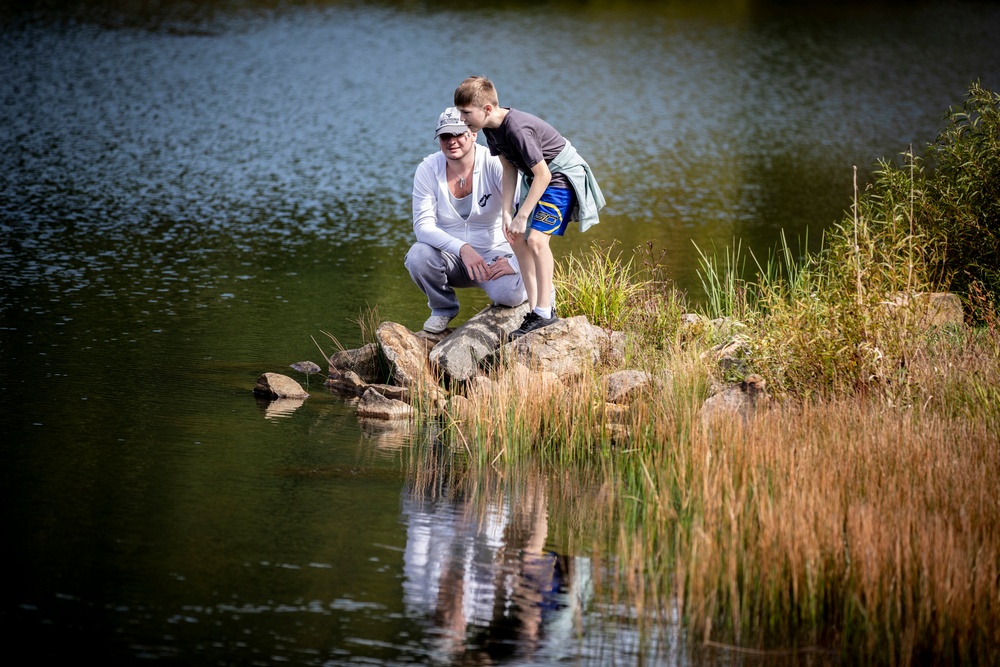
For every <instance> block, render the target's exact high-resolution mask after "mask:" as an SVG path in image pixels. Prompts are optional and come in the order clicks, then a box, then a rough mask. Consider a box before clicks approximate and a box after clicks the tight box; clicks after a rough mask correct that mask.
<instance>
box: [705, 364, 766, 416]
mask: <svg viewBox="0 0 1000 667" xmlns="http://www.w3.org/2000/svg"><path fill="white" fill-rule="evenodd" d="M766 386H767V382H766V381H765V380H764V378H762V377H761V376H759V375H756V374H752V375H748V376H746V378H745V379H744V380H743V382H740V383H739V384H735V385H730V386H727V387H726V388H725V389H722V390H721V391H719V392H718V393H716V394H714V395H712V396H709V397H708V398H707V399H706V400H705V403H704V404H703V405H702V408H701V421H702V423H703V424H709V423H711V422H713V421H715V420H717V419H732V418H733V417H740V418H742V420H743V422H744V423H746V421H747V420H748V419H749V418H750V417H751V416H752V415H753V414H754V413H755V412H756V411H757V409H758V408H759V407H762V406H764V405H766V404H767V402H768V401H769V400H770V397H769V396H768V395H767V389H766Z"/></svg>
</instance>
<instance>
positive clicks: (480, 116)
mask: <svg viewBox="0 0 1000 667" xmlns="http://www.w3.org/2000/svg"><path fill="white" fill-rule="evenodd" d="M456 108H457V109H458V113H459V114H461V116H462V122H464V123H465V124H466V125H468V126H469V130H470V131H472V132H479V130H481V129H483V127H484V126H485V124H486V119H487V118H489V116H490V113H491V112H492V111H493V107H492V106H491V105H489V104H486V105H484V106H481V107H477V106H471V105H470V106H467V107H456Z"/></svg>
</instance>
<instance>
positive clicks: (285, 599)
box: [0, 2, 1000, 664]
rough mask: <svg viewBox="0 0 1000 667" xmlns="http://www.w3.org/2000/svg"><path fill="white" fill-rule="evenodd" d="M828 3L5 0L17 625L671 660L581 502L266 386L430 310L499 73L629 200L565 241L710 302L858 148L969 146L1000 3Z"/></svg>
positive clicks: (989, 77)
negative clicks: (605, 571)
mask: <svg viewBox="0 0 1000 667" xmlns="http://www.w3.org/2000/svg"><path fill="white" fill-rule="evenodd" d="M808 5H809V7H811V8H810V9H809V10H806V9H799V8H796V7H795V6H794V5H793V6H791V7H789V6H787V5H786V4H780V3H779V4H777V5H771V4H769V3H741V2H732V3H725V2H722V3H709V4H708V5H704V3H662V4H657V3H621V4H618V3H607V4H605V3H585V4H581V5H573V4H552V5H545V4H543V5H540V6H537V7H535V6H530V7H529V6H527V5H525V6H519V5H512V6H506V8H499V7H500V6H497V8H495V9H489V10H484V11H481V12H475V11H471V10H465V9H463V10H453V9H451V8H450V6H448V5H445V4H443V3H440V4H438V3H428V4H419V3H375V4H369V5H365V4H361V3H343V4H338V3H321V2H315V3H287V4H286V3H267V2H260V3H250V2H247V3H239V2H228V3H211V4H208V3H206V4H198V5H194V4H187V3H169V2H166V3H159V4H157V5H154V9H149V7H148V6H147V5H146V3H114V4H107V5H106V4H104V3H99V2H91V3H86V2H80V3H65V2H63V3H60V2H50V3H44V2H43V3H37V4H36V5H34V6H35V7H36V9H32V10H24V9H22V8H20V5H14V4H12V3H0V17H2V18H0V54H2V55H3V57H2V58H0V119H2V123H0V234H2V241H0V275H2V281H3V282H2V284H3V288H2V291H0V388H2V390H3V394H4V400H3V404H2V444H0V494H2V496H0V517H2V524H0V525H2V528H3V532H4V535H5V544H6V545H7V549H6V552H7V558H6V559H5V568H6V580H7V583H6V584H5V585H4V587H3V595H2V604H0V619H2V621H3V626H4V635H5V637H6V639H7V646H8V648H9V649H10V651H11V652H12V653H14V654H16V653H19V652H20V653H25V654H27V655H29V656H32V659H35V660H37V659H41V658H43V657H57V658H66V657H73V658H75V659H80V658H82V657H97V658H103V659H105V661H106V662H114V663H117V662H125V663H129V662H140V661H144V660H145V661H151V662H157V661H168V662H177V663H183V664H214V663H218V664H271V663H291V664H353V663H362V664H372V663H375V664H412V663H427V662H452V661H454V662H463V661H464V660H472V659H473V658H471V657H470V656H474V657H475V659H476V660H480V659H481V660H483V661H493V662H506V663H516V664H531V663H545V662H549V661H552V660H554V659H556V658H559V657H564V658H567V659H569V660H571V661H572V662H574V663H579V664H608V663H609V662H611V661H612V659H613V658H614V659H615V660H617V661H618V662H619V663H629V664H631V663H633V662H636V661H637V660H638V656H639V655H640V654H641V653H642V652H643V651H642V649H640V648H639V645H638V643H637V641H636V639H635V637H634V635H633V634H631V632H630V631H629V630H628V628H625V627H621V626H619V625H618V624H616V623H614V622H610V621H609V620H608V617H609V616H610V614H609V609H608V607H607V603H606V602H604V601H602V600H601V599H599V598H598V597H595V596H594V594H593V590H592V589H591V587H590V584H589V581H590V578H591V575H592V573H593V572H595V571H597V570H598V569H599V568H602V567H604V565H605V564H604V563H599V562H591V560H590V557H589V554H588V553H587V551H586V550H585V549H581V548H580V547H579V546H578V545H577V546H572V543H573V541H572V540H570V539H568V538H566V537H565V535H566V534H567V529H566V528H565V526H560V525H551V524H552V522H551V521H549V522H548V524H549V525H545V521H544V519H545V513H544V511H543V512H542V513H541V515H538V514H537V513H536V514H535V515H533V516H531V517H525V516H523V514H524V512H523V508H524V498H523V497H522V496H521V495H519V494H518V493H515V492H510V493H506V494H505V493H499V494H498V495H497V496H496V497H495V498H491V499H489V500H488V501H483V500H482V499H478V500H477V499H469V498H463V497H461V495H460V494H459V495H456V494H454V493H449V492H448V491H449V489H448V482H447V480H446V479H440V480H437V481H436V482H435V481H433V480H432V481H431V482H430V486H431V487H432V488H438V490H439V493H438V494H436V495H435V494H430V497H431V500H428V494H427V493H426V491H427V488H426V483H422V484H415V483H414V476H413V473H412V468H413V464H412V461H411V460H410V459H411V456H410V452H411V451H412V449H413V443H414V441H420V442H423V441H424V440H426V439H427V438H429V437H430V436H429V435H428V434H425V433H417V434H406V433H404V434H389V435H380V434H378V433H373V432H372V431H371V430H369V429H368V427H366V426H363V425H361V424H359V423H358V421H357V419H356V418H355V417H354V413H353V408H352V407H351V406H350V405H348V404H346V403H345V402H344V401H343V400H341V399H339V398H337V397H335V396H332V395H330V394H328V393H326V392H325V391H324V390H323V389H322V387H321V380H320V379H317V378H315V377H314V378H313V379H312V380H311V385H310V389H311V393H312V395H311V397H310V398H309V399H308V400H307V401H305V403H304V404H303V405H301V406H300V407H298V408H297V409H295V410H293V411H291V412H288V413H285V414H270V413H269V412H268V411H267V409H266V406H263V405H258V403H257V402H256V401H255V400H254V398H253V396H252V395H251V389H252V387H253V384H254V380H255V379H256V378H257V376H258V375H260V374H261V373H263V372H266V371H272V372H283V373H287V374H289V375H291V376H293V377H296V379H299V380H302V381H303V383H304V382H305V378H304V377H303V376H301V375H300V374H297V373H296V372H295V371H292V370H291V369H289V368H288V365H289V364H290V363H293V362H296V361H301V360H305V359H312V360H314V361H317V362H321V361H322V359H321V357H320V354H319V352H318V351H317V348H316V345H315V344H314V342H313V339H315V340H316V341H317V342H318V343H320V344H321V345H322V346H323V347H324V349H327V350H330V349H332V343H331V341H330V339H329V338H328V337H326V336H325V335H324V334H323V332H329V333H331V334H333V335H334V336H336V337H337V338H338V339H339V340H340V341H342V342H343V343H344V344H345V345H348V346H351V345H354V344H357V343H359V342H360V339H361V337H360V333H359V329H358V326H357V325H356V324H355V323H354V322H353V321H352V320H354V319H356V318H357V317H358V315H359V313H360V312H362V311H364V310H365V309H367V308H368V307H369V306H377V308H378V311H379V313H380V314H381V316H382V317H383V318H385V319H390V320H394V321H398V322H401V323H403V324H405V325H407V326H410V327H412V328H417V327H419V326H420V324H421V323H422V321H423V320H424V318H425V317H426V315H427V312H426V307H425V304H424V303H423V299H422V297H421V295H420V294H419V292H418V291H417V290H416V288H415V287H414V286H413V285H412V284H411V283H410V281H409V278H408V276H407V274H406V271H405V269H404V268H403V265H402V258H403V255H404V254H405V251H406V248H407V247H408V245H409V243H410V242H411V232H410V222H409V211H410V200H409V193H410V187H411V183H412V180H411V179H412V173H413V169H414V168H415V167H416V164H417V163H418V162H419V160H420V159H421V158H422V157H423V156H425V155H427V154H428V153H430V152H431V151H433V150H435V149H436V146H435V143H434V141H433V132H432V127H433V124H434V122H435V120H436V117H437V114H438V113H439V112H440V111H441V110H442V109H443V108H444V107H445V106H448V105H449V104H450V100H451V93H452V91H453V89H454V86H455V85H456V84H457V83H458V82H459V81H460V80H461V79H463V78H464V77H465V76H467V75H468V74H471V73H484V74H487V75H488V76H490V77H491V78H492V79H493V80H494V81H495V82H496V84H497V86H498V88H499V90H500V94H501V102H502V103H503V104H505V105H510V106H515V107H518V108H522V109H524V110H527V111H531V112H534V113H537V114H538V115H540V116H542V117H544V118H546V119H547V120H549V121H550V122H551V123H552V124H553V125H555V126H556V127H557V128H558V129H560V130H561V131H562V132H563V133H564V134H566V136H568V137H569V138H570V139H571V140H572V141H573V143H574V144H575V145H576V146H577V147H578V148H579V149H580V151H581V152H582V153H583V154H584V155H585V156H586V157H587V158H588V160H589V161H590V162H591V164H592V166H593V167H594V169H595V172H596V173H597V175H598V177H599V179H600V180H601V183H602V186H603V187H604V190H605V194H606V195H607V197H608V200H609V206H608V208H607V209H606V211H605V213H604V215H603V216H602V222H601V224H600V225H599V226H598V227H597V228H595V229H594V230H592V231H590V232H588V233H587V234H584V235H581V234H574V233H573V232H570V234H569V235H568V236H567V237H566V238H565V239H563V240H561V241H560V243H559V244H558V245H557V244H553V247H554V250H555V252H556V254H557V256H562V255H564V254H566V253H570V252H582V251H585V250H586V249H587V248H589V246H590V244H591V243H594V242H604V243H608V242H611V241H617V242H618V243H620V245H621V248H622V249H623V250H625V251H626V252H628V251H630V250H631V249H632V248H633V247H635V246H639V245H642V244H645V243H646V242H647V241H651V242H653V243H654V245H655V247H656V248H665V249H666V250H667V255H666V259H665V261H666V263H667V267H668V269H669V271H670V273H671V275H673V277H674V278H675V280H676V281H677V283H678V284H679V285H681V286H682V287H683V288H684V289H686V290H689V291H690V293H691V295H692V297H693V298H695V299H696V298H697V296H698V294H697V292H698V280H697V277H696V275H695V269H696V268H697V264H696V261H695V257H696V254H695V250H694V245H693V244H692V241H694V242H696V243H697V244H698V246H699V247H702V248H705V249H708V248H711V247H712V245H713V244H715V245H717V246H719V247H720V248H721V247H723V246H725V245H727V244H729V243H731V242H732V240H733V239H734V238H736V239H741V240H742V242H743V245H744V247H749V248H752V249H754V250H755V251H757V252H758V253H761V254H766V252H767V249H768V248H770V247H772V246H773V245H774V244H775V243H776V242H777V240H778V235H779V232H780V231H781V230H785V231H786V234H787V235H788V237H789V238H790V239H792V241H793V243H795V239H798V238H800V237H803V236H804V235H805V234H806V233H807V232H808V234H809V237H810V240H811V241H813V242H815V240H816V239H818V237H819V235H820V233H821V232H822V230H823V229H824V228H826V227H827V226H828V225H829V224H830V223H832V222H833V221H835V220H836V219H838V218H839V217H840V216H841V214H842V212H843V211H844V210H845V209H847V208H848V207H849V206H850V196H851V191H852V184H851V178H852V167H853V166H854V165H857V166H858V167H859V169H860V171H861V174H862V177H864V175H865V174H866V173H868V171H869V168H870V167H871V165H872V164H873V163H874V162H875V160H876V159H877V158H879V157H892V156H894V155H896V154H898V153H899V152H901V151H903V150H905V149H906V147H907V146H908V145H909V144H910V143H912V144H914V146H916V147H918V148H919V147H921V146H923V145H924V144H926V143H927V142H929V141H932V140H933V138H934V136H935V135H936V133H937V130H938V129H939V127H940V125H941V123H942V120H941V117H942V115H943V114H944V112H945V111H946V110H947V108H948V107H949V106H950V105H957V104H959V103H960V102H961V101H962V99H963V96H964V92H965V90H966V89H967V86H968V84H969V82H970V81H972V80H974V79H977V78H978V79H980V80H981V81H982V82H983V84H984V85H985V86H987V87H989V88H992V89H993V90H997V89H1000V40H997V39H996V38H995V35H996V34H1000V10H998V9H997V8H996V7H994V6H993V5H992V4H987V3H981V4H980V3H972V4H964V3H957V4H956V3H939V2H924V3H917V4H916V5H915V6H910V5H908V4H899V5H895V4H884V5H883V4H876V5H867V4H862V3H859V5H858V6H851V7H849V8H843V7H839V6H838V7H826V6H825V5H822V4H819V5H817V4H816V3H808ZM15 7H17V8H16V9H15ZM39 7H40V8H41V9H38V8H39ZM706 7H707V8H706ZM482 305H484V301H483V300H482V298H479V297H475V296H473V295H469V296H467V297H466V298H465V299H464V300H463V308H464V309H463V317H465V316H468V315H470V314H471V313H473V312H475V311H476V310H477V309H478V308H479V307H481V306H482ZM445 459H447V456H445ZM435 484H438V485H439V486H438V487H435V486H434V485H435ZM435 498H436V500H435ZM473 501H476V502H475V504H476V506H477V507H478V508H479V511H480V512H486V514H488V515H489V517H490V518H489V519H488V520H486V519H484V520H478V519H477V520H471V519H470V514H469V512H468V507H467V505H468V504H469V503H472V502H473ZM538 502H540V503H541V507H543V508H544V499H543V500H541V501H538ZM484 507H485V509H483V508H484ZM555 518H556V517H553V520H554V519H555ZM559 518H560V519H564V518H565V517H559ZM540 521H541V523H539V522H540ZM540 525H541V526H542V529H541V530H539V526H540ZM539 540H541V543H542V544H543V545H544V548H543V549H541V550H540V551H539V549H538V548H537V543H538V542H539ZM514 552H520V553H522V554H534V557H532V558H527V557H525V558H522V559H520V560H519V561H517V562H515V561H514V560H511V559H510V558H509V557H506V556H504V555H503V554H504V553H514ZM515 560H516V559H515ZM497 582H507V583H503V584H502V585H501V583H497ZM511 582H520V584H518V585H514V584H513V583H511ZM526 589H530V590H529V592H530V593H531V594H525V592H524V591H525V590H526ZM517 591H520V592H517ZM446 627H450V628H453V629H455V628H457V629H456V630H455V631H456V632H457V633H458V634H457V635H456V634H451V635H449V634H448V633H447V632H445V630H444V628H446ZM574 627H576V628H578V629H579V628H584V629H585V630H586V632H585V634H584V636H582V637H581V636H580V635H579V634H578V633H577V632H576V631H574V630H573V629H572V628H574ZM667 630H668V632H667V634H666V636H667V637H672V638H673V640H672V641H669V642H667V641H665V642H664V643H663V644H661V646H660V650H661V651H662V653H661V654H660V655H661V659H663V660H665V661H667V662H673V661H675V660H676V659H677V653H676V651H677V650H678V648H679V645H680V641H681V640H680V637H681V636H682V635H681V634H680V633H679V632H675V629H667ZM456 637H457V639H456ZM463 655H464V656H465V657H464V658H461V657H456V656H463ZM663 656H666V657H663ZM647 658H649V656H647ZM653 660H654V661H655V658H653Z"/></svg>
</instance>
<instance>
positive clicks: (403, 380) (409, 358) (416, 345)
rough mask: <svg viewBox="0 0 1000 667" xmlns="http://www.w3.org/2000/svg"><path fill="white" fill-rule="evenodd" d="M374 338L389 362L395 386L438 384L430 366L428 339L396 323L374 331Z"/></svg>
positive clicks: (381, 325) (383, 324)
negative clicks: (428, 361) (426, 340)
mask: <svg viewBox="0 0 1000 667" xmlns="http://www.w3.org/2000/svg"><path fill="white" fill-rule="evenodd" d="M375 338H376V339H377V340H378V344H379V348H380V349H381V350H382V354H383V356H384V357H385V359H386V361H388V363H389V368H390V371H391V375H392V379H393V381H394V382H395V384H398V385H401V386H404V387H419V388H426V387H430V386H432V385H436V384H437V379H436V378H435V377H434V374H433V373H432V372H431V369H430V365H429V364H428V363H427V345H426V343H425V339H422V338H420V337H418V336H416V335H415V334H414V333H413V332H412V331H410V330H409V329H407V328H406V327H404V326H403V325H402V324H397V323H395V322H383V323H382V324H380V325H379V326H378V329H376V330H375Z"/></svg>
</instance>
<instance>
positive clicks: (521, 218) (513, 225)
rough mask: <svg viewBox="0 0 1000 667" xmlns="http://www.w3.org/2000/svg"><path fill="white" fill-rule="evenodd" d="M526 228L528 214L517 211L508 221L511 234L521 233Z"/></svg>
mask: <svg viewBox="0 0 1000 667" xmlns="http://www.w3.org/2000/svg"><path fill="white" fill-rule="evenodd" d="M527 228H528V214H527V213H521V212H518V214H517V215H515V216H514V218H513V219H512V220H511V221H510V227H509V229H510V233H511V234H523V233H524V230H526V229H527Z"/></svg>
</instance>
